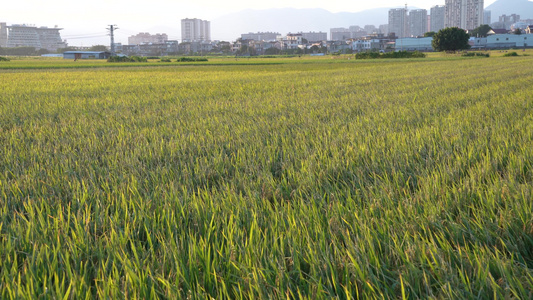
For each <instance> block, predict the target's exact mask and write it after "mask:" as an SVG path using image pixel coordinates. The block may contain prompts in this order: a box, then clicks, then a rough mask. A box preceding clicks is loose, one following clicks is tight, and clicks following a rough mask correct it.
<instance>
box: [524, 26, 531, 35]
mask: <svg viewBox="0 0 533 300" xmlns="http://www.w3.org/2000/svg"><path fill="white" fill-rule="evenodd" d="M525 31H526V33H527V34H532V33H533V25H529V26H527V27H526V30H525Z"/></svg>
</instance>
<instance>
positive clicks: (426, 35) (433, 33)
mask: <svg viewBox="0 0 533 300" xmlns="http://www.w3.org/2000/svg"><path fill="white" fill-rule="evenodd" d="M435 34H437V33H436V32H435V31H429V32H426V33H424V37H434V36H435Z"/></svg>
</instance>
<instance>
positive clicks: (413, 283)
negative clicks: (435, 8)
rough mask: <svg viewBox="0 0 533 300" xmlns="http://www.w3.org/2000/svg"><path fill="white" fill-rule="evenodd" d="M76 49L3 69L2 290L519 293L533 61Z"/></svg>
mask: <svg viewBox="0 0 533 300" xmlns="http://www.w3.org/2000/svg"><path fill="white" fill-rule="evenodd" d="M76 63H77V64H75V63H73V62H65V61H59V60H56V61H54V60H51V61H47V60H44V61H40V60H35V61H31V60H12V61H10V62H3V63H1V64H0V91H1V94H0V298H38V297H44V298H63V297H66V298H69V297H70V298H74V299H79V298H94V297H98V298H113V299H114V298H126V299H129V298H156V297H157V298H169V299H173V298H177V297H179V298H186V297H189V298H207V297H214V298H246V299H248V298H309V299H317V298H318V299H320V298H331V297H337V298H340V299H345V298H417V297H419V298H493V297H494V298H503V297H510V298H513V297H514V298H522V299H527V298H532V297H533V201H532V200H531V199H532V198H533V170H532V164H533V97H532V95H533V94H532V92H531V83H532V82H533V67H532V66H533V56H519V57H501V56H498V55H495V56H493V57H490V58H459V57H452V58H447V57H430V58H426V59H412V60H411V59H408V60H380V61H356V60H342V59H339V60H331V59H327V58H325V59H316V60H313V59H298V58H293V59H255V60H235V59H229V58H228V59H225V60H224V59H220V61H217V60H214V61H213V60H210V62H209V63H206V64H199V65H192V64H187V65H186V64H183V65H180V64H177V63H174V64H165V65H163V64H157V63H149V64H146V65H144V66H143V65H141V64H131V65H113V66H112V67H109V64H105V63H102V62H76ZM84 64H85V65H84ZM126 66H127V67H126Z"/></svg>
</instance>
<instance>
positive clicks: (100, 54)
mask: <svg viewBox="0 0 533 300" xmlns="http://www.w3.org/2000/svg"><path fill="white" fill-rule="evenodd" d="M110 56H111V53H110V52H107V51H67V52H63V58H64V59H73V60H78V59H108V58H109V57H110Z"/></svg>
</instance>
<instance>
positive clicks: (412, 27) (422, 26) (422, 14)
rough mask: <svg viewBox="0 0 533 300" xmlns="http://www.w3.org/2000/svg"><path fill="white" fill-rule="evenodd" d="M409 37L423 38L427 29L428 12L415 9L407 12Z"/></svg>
mask: <svg viewBox="0 0 533 300" xmlns="http://www.w3.org/2000/svg"><path fill="white" fill-rule="evenodd" d="M408 21H409V35H410V36H412V37H417V36H424V33H426V32H427V27H428V11H427V10H425V9H415V10H411V11H410V12H409V20H408Z"/></svg>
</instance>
